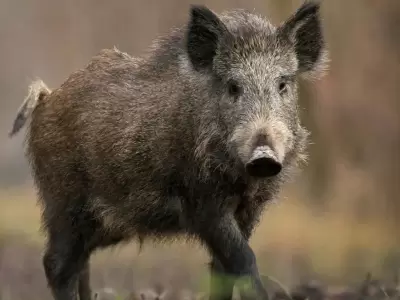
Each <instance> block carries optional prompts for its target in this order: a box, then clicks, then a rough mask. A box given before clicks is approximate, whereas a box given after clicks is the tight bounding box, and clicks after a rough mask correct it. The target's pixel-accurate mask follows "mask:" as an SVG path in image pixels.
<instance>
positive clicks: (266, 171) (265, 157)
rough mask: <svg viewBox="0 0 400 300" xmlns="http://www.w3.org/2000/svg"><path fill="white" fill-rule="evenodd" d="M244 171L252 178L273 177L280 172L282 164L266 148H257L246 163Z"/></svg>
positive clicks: (272, 152) (269, 149) (270, 150)
mask: <svg viewBox="0 0 400 300" xmlns="http://www.w3.org/2000/svg"><path fill="white" fill-rule="evenodd" d="M245 167H246V171H247V173H248V174H249V175H250V176H253V177H273V176H276V175H278V174H279V173H280V172H281V170H282V163H281V162H280V161H279V160H278V159H277V158H276V155H275V153H274V151H272V149H271V148H270V147H268V146H261V147H257V148H256V149H255V150H254V151H253V155H252V157H251V158H250V160H249V161H248V162H247V163H246V166H245Z"/></svg>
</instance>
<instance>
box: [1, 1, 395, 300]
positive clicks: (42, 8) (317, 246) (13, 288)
mask: <svg viewBox="0 0 400 300" xmlns="http://www.w3.org/2000/svg"><path fill="white" fill-rule="evenodd" d="M190 3H202V4H206V5H207V6H208V7H209V8H211V9H213V10H214V11H216V12H222V11H223V10H227V9H230V8H247V9H251V10H253V9H255V10H256V11H257V12H259V13H261V14H264V15H265V16H267V17H269V18H271V20H272V22H273V23H275V24H278V23H279V22H281V21H283V20H284V19H285V18H286V17H288V15H289V14H290V13H292V12H293V11H294V10H295V9H296V8H297V7H298V5H300V3H301V1H298V0H229V1H228V0H208V1H203V0H198V1H197V2H194V1H189V0H168V1H166V0H164V1H161V0H158V1H155V0H147V1H143V0H116V1H104V0H85V1H78V0H69V1H66V0H60V1H53V0H30V1H27V0H0V41H1V43H0V66H1V69H0V91H1V98H0V99H1V100H0V101H1V108H0V144H1V146H0V298H1V299H39V298H40V299H45V298H48V297H49V294H48V291H47V289H46V285H45V280H44V273H43V270H42V265H41V255H42V250H43V243H44V237H43V235H42V234H41V232H40V222H39V217H40V210H39V208H38V207H37V206H36V196H35V192H34V189H33V184H32V180H31V176H30V172H29V167H28V163H27V160H26V159H25V157H24V148H23V140H24V133H25V132H21V134H19V135H18V136H17V137H16V138H15V139H12V140H9V139H8V137H7V133H8V131H9V130H10V128H11V124H12V121H13V118H14V117H15V113H16V110H17V109H18V107H19V105H20V104H21V102H22V100H23V98H24V97H25V95H26V93H27V87H28V84H29V83H30V82H31V81H32V80H33V79H35V78H37V77H40V78H42V79H43V80H44V82H46V84H48V86H49V87H50V88H55V87H57V86H59V85H60V84H61V83H62V82H63V81H64V80H65V79H66V78H67V77H68V76H69V74H70V73H71V72H73V71H75V70H77V69H79V68H82V67H84V66H85V65H86V64H87V63H88V61H89V60H90V58H91V57H92V56H93V55H95V54H97V53H98V52H99V51H100V50H101V49H103V48H111V47H113V46H114V45H115V46H117V47H118V48H119V49H120V50H121V51H124V52H128V53H129V54H131V55H140V54H141V53H142V52H143V51H144V50H145V49H146V47H148V46H149V44H150V43H151V41H152V40H153V39H154V38H156V37H157V36H159V35H161V34H163V33H166V32H168V30H169V28H170V27H171V26H175V25H179V24H181V23H183V22H186V20H187V18H188V10H189V5H190ZM322 16H323V26H324V32H325V36H326V39H327V41H328V46H329V49H330V56H331V65H330V71H329V72H328V74H327V75H326V76H325V77H324V78H323V79H322V80H320V81H317V82H315V83H312V84H310V83H307V82H304V83H302V85H301V103H302V107H303V111H302V113H303V120H304V123H305V124H306V126H307V127H308V128H309V129H310V130H311V132H312V135H311V139H312V144H311V145H310V147H309V151H310V162H309V165H308V166H307V167H306V168H305V169H304V171H303V172H302V174H300V175H299V176H298V177H297V178H296V180H295V181H293V182H292V183H291V184H289V185H287V186H286V187H285V189H284V191H283V192H282V194H281V196H280V199H279V201H277V202H276V203H274V204H272V205H271V206H270V208H269V209H268V211H267V212H266V213H265V214H264V218H263V220H262V222H261V224H260V226H259V227H258V229H257V231H256V232H255V234H254V236H253V238H252V240H251V245H252V247H253V248H254V250H255V252H256V254H257V257H258V263H259V268H260V271H261V273H263V274H268V275H272V276H274V277H275V278H277V279H278V280H279V281H281V282H282V283H284V284H285V285H292V284H295V283H297V282H299V281H302V280H309V279H312V278H315V279H320V280H323V281H324V282H328V283H329V284H332V285H344V284H351V283H352V282H354V281H359V278H360V276H364V274H365V272H367V271H372V272H373V273H374V274H378V275H379V276H382V277H385V278H391V277H393V274H394V273H395V272H396V271H397V269H398V267H399V264H400V255H399V254H400V253H399V250H398V249H399V235H398V233H397V232H398V230H397V228H398V226H399V225H400V221H399V220H400V218H399V217H400V199H399V195H400V118H399V116H400V99H399V95H400V84H399V82H398V80H399V79H398V78H399V75H400V34H399V33H400V1H392V0H380V1H376V0H351V1H346V0H325V1H323V3H322ZM24 131H25V130H24ZM206 263H207V256H206V255H205V253H204V251H203V250H202V249H200V248H199V247H197V246H196V245H186V244H172V245H165V246H160V245H151V244H149V245H146V246H145V247H144V249H143V251H142V252H141V253H139V251H138V247H137V245H136V244H134V243H132V244H130V245H127V246H123V247H122V246H121V247H118V248H115V249H113V250H107V251H103V252H101V253H98V254H96V255H95V257H94V259H93V263H92V270H93V278H92V281H93V285H94V287H95V288H101V287H112V288H114V289H116V290H119V291H122V292H123V291H128V290H130V289H138V288H146V287H149V286H152V285H154V284H156V283H157V282H162V283H163V284H164V285H168V286H171V287H174V288H176V287H179V288H190V289H201V288H202V287H203V286H205V285H206V284H207V280H206V279H205V278H207V276H208V275H207V274H208V273H207V268H206Z"/></svg>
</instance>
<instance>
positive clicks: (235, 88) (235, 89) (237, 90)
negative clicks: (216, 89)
mask: <svg viewBox="0 0 400 300" xmlns="http://www.w3.org/2000/svg"><path fill="white" fill-rule="evenodd" d="M228 92H229V95H231V96H232V97H238V96H240V94H241V93H242V88H241V87H240V86H239V84H238V83H237V82H236V81H235V80H229V82H228Z"/></svg>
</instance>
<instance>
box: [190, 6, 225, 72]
mask: <svg viewBox="0 0 400 300" xmlns="http://www.w3.org/2000/svg"><path fill="white" fill-rule="evenodd" d="M225 32H227V28H226V27H225V25H224V24H223V23H222V21H221V20H220V19H219V18H218V17H217V16H216V15H215V14H214V13H213V12H212V11H211V10H209V9H208V8H207V7H205V6H202V5H192V6H191V8H190V20H189V24H188V31H187V36H186V50H187V53H188V56H189V59H190V61H191V63H192V65H193V67H194V68H195V69H196V70H201V69H204V68H207V67H210V66H211V65H212V62H213V59H214V56H215V53H216V51H217V48H218V44H219V41H220V40H221V37H222V36H223V34H224V33H225Z"/></svg>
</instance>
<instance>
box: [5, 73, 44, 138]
mask: <svg viewBox="0 0 400 300" xmlns="http://www.w3.org/2000/svg"><path fill="white" fill-rule="evenodd" d="M50 93H51V90H50V89H49V88H48V87H47V86H46V84H45V83H44V82H43V81H42V80H40V79H38V80H35V81H34V82H32V83H31V84H30V85H29V92H28V95H27V96H26V98H25V99H24V102H23V103H22V105H21V106H20V108H19V109H18V111H17V116H16V117H15V119H14V124H13V127H12V129H11V131H10V132H9V133H8V136H9V137H10V138H12V137H13V136H14V135H16V134H17V133H18V132H19V131H20V129H21V128H22V127H23V126H24V125H25V123H26V120H27V119H28V118H29V117H30V115H31V113H32V111H33V110H34V109H35V107H36V105H37V103H38V101H41V100H42V99H43V98H44V97H46V96H48V95H50Z"/></svg>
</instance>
